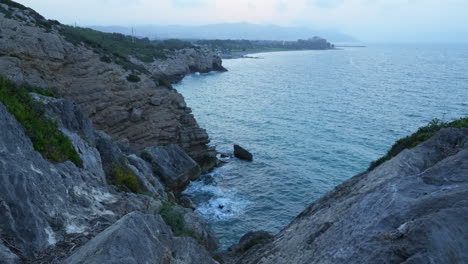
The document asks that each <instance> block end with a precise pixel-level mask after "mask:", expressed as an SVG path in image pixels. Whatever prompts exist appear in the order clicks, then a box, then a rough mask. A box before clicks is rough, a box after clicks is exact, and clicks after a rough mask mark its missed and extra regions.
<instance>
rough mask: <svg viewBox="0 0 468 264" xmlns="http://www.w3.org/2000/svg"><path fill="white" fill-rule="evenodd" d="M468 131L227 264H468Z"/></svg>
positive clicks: (357, 180) (408, 154)
mask: <svg viewBox="0 0 468 264" xmlns="http://www.w3.org/2000/svg"><path fill="white" fill-rule="evenodd" d="M467 222H468V129H455V128H451V129H443V130H441V131H440V132H439V133H438V134H437V135H436V136H434V137H432V138H431V139H429V140H428V141H426V142H424V143H422V144H420V145H419V146H417V147H416V148H414V149H410V150H408V149H407V150H404V151H403V152H401V153H400V154H398V155H397V156H396V157H395V158H393V159H392V160H390V161H387V162H385V163H383V164H382V165H380V166H378V167H377V168H375V169H374V170H372V171H369V172H365V173H361V174H359V175H356V176H354V177H353V178H351V179H349V180H348V181H346V182H344V183H343V184H341V185H339V186H337V187H336V188H335V189H334V190H333V191H331V192H329V193H328V194H327V195H325V196H324V197H322V198H321V199H319V200H318V201H316V202H315V203H313V204H312V205H311V206H309V207H308V208H307V209H306V210H305V211H303V212H302V213H301V214H300V215H299V216H298V217H297V218H296V219H295V220H294V221H293V222H292V223H291V224H290V225H289V226H287V227H286V228H285V229H284V230H283V231H281V232H280V233H279V234H277V235H276V236H275V237H274V239H273V240H272V241H271V242H269V243H267V244H265V245H262V246H261V247H259V248H252V249H250V250H248V251H247V252H246V253H245V254H241V255H240V256H238V257H236V258H234V259H228V260H227V262H226V263H239V264H241V263H259V264H261V263H280V264H281V263H299V264H300V263H468V250H467V249H468V240H467V239H466V237H468V226H467V225H466V223H467Z"/></svg>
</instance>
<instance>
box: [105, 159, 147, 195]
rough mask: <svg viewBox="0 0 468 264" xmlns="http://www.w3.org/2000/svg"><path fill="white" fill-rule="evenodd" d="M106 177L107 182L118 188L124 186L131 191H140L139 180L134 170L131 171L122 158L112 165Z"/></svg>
mask: <svg viewBox="0 0 468 264" xmlns="http://www.w3.org/2000/svg"><path fill="white" fill-rule="evenodd" d="M107 179H108V181H109V183H111V184H113V185H115V186H117V187H119V188H122V187H125V188H127V189H129V190H130V191H131V192H134V193H142V190H141V188H140V182H139V181H138V178H137V176H136V175H135V172H133V170H132V169H130V168H129V167H128V166H127V164H125V162H124V161H123V160H122V161H119V162H116V163H114V164H113V165H112V168H111V169H110V171H109V173H108V174H107Z"/></svg>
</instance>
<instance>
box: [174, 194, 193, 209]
mask: <svg viewBox="0 0 468 264" xmlns="http://www.w3.org/2000/svg"><path fill="white" fill-rule="evenodd" d="M177 203H178V204H180V205H181V206H182V207H185V208H190V209H193V210H195V205H193V201H192V199H190V197H188V196H187V195H182V196H180V197H178V198H177Z"/></svg>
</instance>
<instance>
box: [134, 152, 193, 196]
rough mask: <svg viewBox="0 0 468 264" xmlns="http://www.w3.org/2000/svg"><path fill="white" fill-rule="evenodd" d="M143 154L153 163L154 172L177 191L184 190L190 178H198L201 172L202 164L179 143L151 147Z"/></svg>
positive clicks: (170, 187)
mask: <svg viewBox="0 0 468 264" xmlns="http://www.w3.org/2000/svg"><path fill="white" fill-rule="evenodd" d="M142 156H143V158H144V159H146V160H147V161H148V162H150V163H151V165H152V166H153V171H154V173H155V174H156V175H158V176H159V177H161V179H162V180H163V181H164V183H165V184H166V186H167V187H168V188H169V189H171V190H172V191H175V192H180V191H182V190H183V189H184V188H185V187H186V186H187V185H188V184H189V183H190V180H196V179H197V178H198V177H199V176H200V174H201V169H200V166H199V165H198V164H197V163H196V162H195V161H194V160H193V159H192V158H190V156H189V155H187V153H185V151H184V150H183V149H182V148H181V147H179V146H178V145H167V146H158V147H149V148H146V149H145V150H144V152H143V154H142Z"/></svg>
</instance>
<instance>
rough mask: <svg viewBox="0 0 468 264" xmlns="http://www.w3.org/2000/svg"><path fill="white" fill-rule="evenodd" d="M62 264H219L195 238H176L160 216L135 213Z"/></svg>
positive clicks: (105, 231)
mask: <svg viewBox="0 0 468 264" xmlns="http://www.w3.org/2000/svg"><path fill="white" fill-rule="evenodd" d="M63 263H64V264H77V263H87V264H101V263H121V264H139V263H183V264H199V263H208V264H209V263H212V264H215V263H216V262H215V261H214V260H213V259H212V258H211V256H210V254H209V253H208V251H206V250H205V249H204V248H203V247H202V246H201V245H200V244H198V242H197V241H196V240H195V239H194V238H191V237H174V236H173V234H172V232H171V229H170V228H169V227H168V226H167V225H166V224H165V223H164V221H163V219H162V218H161V217H160V216H159V215H148V214H143V213H139V212H133V213H130V214H128V215H126V216H125V217H123V218H122V219H120V220H119V221H117V222H116V223H115V224H113V225H112V226H110V227H109V228H107V229H106V230H104V231H103V232H102V233H100V234H99V235H97V236H96V237H95V238H93V239H92V240H90V241H89V242H88V243H86V244H85V245H84V246H82V247H81V248H79V249H77V250H76V251H75V252H74V253H73V254H72V255H71V256H70V257H68V258H67V259H66V260H65V261H63Z"/></svg>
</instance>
